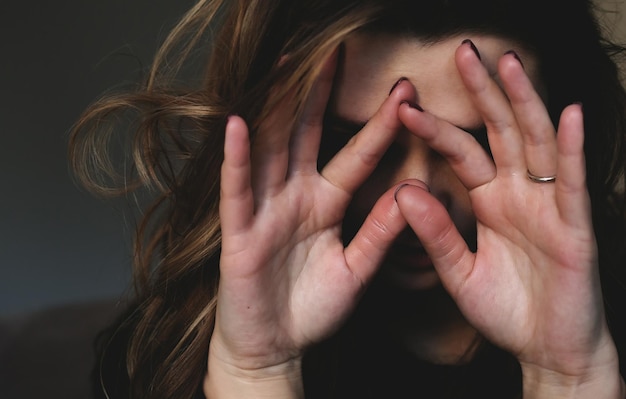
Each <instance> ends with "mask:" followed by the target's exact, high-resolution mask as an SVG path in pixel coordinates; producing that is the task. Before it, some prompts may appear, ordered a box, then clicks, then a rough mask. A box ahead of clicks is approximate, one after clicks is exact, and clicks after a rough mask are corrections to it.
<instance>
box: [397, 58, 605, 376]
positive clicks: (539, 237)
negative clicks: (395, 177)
mask: <svg viewBox="0 0 626 399" xmlns="http://www.w3.org/2000/svg"><path fill="white" fill-rule="evenodd" d="M457 66H458V68H459V71H460V73H461V76H462V78H463V80H464V83H465V85H466V87H467V88H468V91H469V93H470V95H471V96H472V98H473V100H474V102H475V104H476V106H477V108H478V109H479V111H480V112H481V114H482V116H483V120H485V123H486V125H487V130H488V136H489V144H490V146H491V150H492V153H493V159H491V158H490V157H489V156H488V155H487V154H486V153H485V152H484V151H483V150H482V148H481V147H480V145H479V144H478V143H477V142H476V141H475V140H474V139H473V138H472V137H471V136H470V135H469V134H467V133H465V132H463V131H461V130H460V129H458V128H456V127H454V126H452V125H450V124H449V123H447V122H445V121H441V120H438V119H437V118H435V117H434V116H432V115H429V114H426V113H421V112H417V111H415V110H413V109H411V108H410V107H402V108H401V110H400V117H401V119H402V120H403V122H404V123H405V125H406V126H407V127H408V128H409V129H410V130H411V131H413V132H414V133H415V134H416V135H418V136H419V137H421V138H422V139H424V140H425V141H426V142H427V143H428V144H429V145H430V146H431V147H432V148H434V149H435V150H437V151H438V152H440V153H441V154H443V155H444V156H445V157H446V158H447V159H448V160H449V161H450V165H451V167H452V169H453V170H454V171H455V173H456V175H457V177H458V178H459V180H460V181H461V182H462V183H463V184H464V185H465V186H466V187H467V189H468V191H469V196H470V200H471V204H472V208H473V211H474V214H475V217H476V223H477V224H476V226H477V251H476V252H475V253H472V252H471V251H470V250H469V249H468V247H467V244H466V243H465V241H464V240H463V238H462V237H461V236H460V234H459V232H458V231H457V230H456V228H455V227H454V225H453V223H452V221H451V220H450V216H449V215H448V214H447V212H446V210H445V209H443V207H442V206H441V204H439V203H437V201H436V200H434V199H433V198H432V197H430V196H428V195H426V194H424V193H423V192H421V190H404V189H403V190H402V192H401V193H399V196H398V200H399V206H400V209H401V211H402V213H403V215H405V217H406V218H407V220H408V222H409V224H410V225H411V226H412V227H413V229H414V230H415V231H416V233H417V234H418V236H419V237H420V239H421V240H422V243H423V244H424V246H425V248H426V249H427V250H428V251H429V254H430V255H431V258H432V259H433V262H434V264H435V266H436V268H437V271H438V273H439V275H440V277H441V279H442V282H443V284H444V285H445V286H446V288H447V290H448V291H449V292H450V294H451V296H452V297H453V298H454V299H455V301H456V302H457V304H458V306H459V308H460V309H461V311H462V312H463V314H464V315H465V317H466V318H467V319H468V321H469V322H470V323H472V324H473V325H474V326H475V327H476V328H477V329H478V330H479V331H480V332H481V333H482V334H484V335H485V336H486V337H487V338H489V339H490V340H492V341H493V342H494V343H496V344H497V345H499V346H501V347H503V348H505V349H507V350H509V351H511V352H512V353H514V354H515V355H516V356H517V357H518V358H519V359H520V361H522V362H529V363H533V364H538V365H540V366H542V367H546V368H549V369H552V370H564V371H565V372H571V373H575V372H578V371H580V367H583V363H584V362H585V361H586V359H588V358H589V356H588V355H590V354H591V353H592V352H593V351H595V350H596V349H597V347H598V345H599V344H600V341H603V340H605V338H606V336H607V334H606V331H607V330H606V324H605V322H604V318H603V312H602V309H603V308H602V303H601V292H600V287H599V283H598V270H597V259H596V257H597V254H596V246H595V238H594V234H593V226H592V224H591V216H590V204H589V198H588V195H587V191H586V187H585V166H584V155H583V150H582V143H583V124H582V115H581V112H580V107H578V106H576V105H573V106H570V107H568V108H567V109H566V110H564V112H563V114H562V116H561V121H560V124H559V128H558V133H557V132H555V130H554V127H553V126H552V123H551V121H550V118H549V116H548V114H547V112H546V110H545V107H544V105H543V103H542V101H541V99H540V98H539V96H538V95H537V93H536V92H535V91H534V89H533V88H532V84H531V83H530V82H529V81H528V78H527V77H526V75H525V74H524V71H523V68H522V67H521V65H520V64H519V62H517V61H516V60H515V59H514V58H513V57H503V58H502V59H501V62H500V68H499V76H500V78H501V79H502V81H503V85H504V91H505V92H503V91H502V89H501V88H500V87H498V85H497V84H496V83H495V82H494V81H493V80H492V79H491V78H490V77H489V75H488V73H487V72H486V71H485V70H484V67H483V66H482V64H481V63H480V61H479V60H478V59H477V58H476V57H475V54H474V53H473V51H472V50H471V49H470V48H469V47H464V46H461V47H460V48H459V50H458V51H457ZM505 93H506V96H505ZM494 98H495V100H494ZM527 169H531V170H533V171H537V170H539V171H540V172H542V173H543V174H544V175H549V174H551V173H555V172H556V175H557V176H558V179H557V180H556V182H555V183H547V184H540V183H535V182H532V181H530V180H529V179H528V178H527V177H526V170H527ZM416 204H417V205H416ZM426 219H427V220H428V221H429V222H430V223H428V224H425V223H423V222H424V221H425V220H426ZM578 361H580V362H578Z"/></svg>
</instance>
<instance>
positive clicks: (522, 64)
mask: <svg viewBox="0 0 626 399" xmlns="http://www.w3.org/2000/svg"><path fill="white" fill-rule="evenodd" d="M507 54H511V55H512V56H513V57H515V59H516V60H517V61H518V62H519V63H520V65H521V66H522V68H524V63H523V62H522V59H521V58H520V57H519V55H518V54H517V53H516V52H515V50H509V51H507V52H506V53H504V55H507Z"/></svg>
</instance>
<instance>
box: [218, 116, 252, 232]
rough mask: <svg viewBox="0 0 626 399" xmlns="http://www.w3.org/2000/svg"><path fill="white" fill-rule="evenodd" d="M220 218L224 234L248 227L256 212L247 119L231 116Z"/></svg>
mask: <svg viewBox="0 0 626 399" xmlns="http://www.w3.org/2000/svg"><path fill="white" fill-rule="evenodd" d="M219 206H220V219H221V228H222V233H223V234H224V235H229V234H233V233H236V232H237V231H239V230H241V229H244V228H245V227H246V226H248V224H249V223H250V221H251V220H252V216H253V213H254V197H253V194H252V188H251V186H250V140H249V134H248V127H247V126H246V123H245V121H244V120H243V119H241V118H240V117H238V116H231V117H230V118H229V119H228V123H227V124H226V137H225V139H224V162H223V163H222V170H221V185H220V205H219Z"/></svg>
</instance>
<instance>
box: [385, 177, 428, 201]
mask: <svg viewBox="0 0 626 399" xmlns="http://www.w3.org/2000/svg"><path fill="white" fill-rule="evenodd" d="M418 182H419V183H421V184H423V186H422V185H418V184H411V183H402V184H400V185H399V186H398V187H396V191H394V192H393V199H394V200H395V201H396V202H398V193H399V192H400V190H402V189H403V188H404V187H406V186H411V187H417V188H421V189H422V190H424V191H428V192H430V187H429V186H428V184H426V183H424V182H423V181H421V180H418Z"/></svg>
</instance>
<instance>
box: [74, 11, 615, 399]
mask: <svg viewBox="0 0 626 399" xmlns="http://www.w3.org/2000/svg"><path fill="white" fill-rule="evenodd" d="M222 3H223V2H221V1H200V2H199V3H198V4H197V5H196V6H195V7H194V8H193V9H192V10H190V12H189V13H188V14H187V16H186V17H185V18H184V19H183V21H182V22H181V24H180V25H179V26H178V27H177V28H176V29H175V30H174V32H173V33H172V35H171V36H170V38H169V40H168V41H167V42H166V43H165V45H164V47H163V48H162V50H161V52H160V53H159V54H158V55H157V58H156V61H155V63H154V66H153V69H152V71H151V74H150V76H149V79H148V81H147V82H146V84H145V85H143V86H142V87H140V88H138V89H136V90H132V91H129V92H126V93H121V94H119V95H116V96H109V97H105V98H104V99H102V100H100V101H99V102H97V103H95V104H94V105H93V106H91V107H90V108H89V109H88V110H87V111H86V113H85V114H84V115H83V117H82V118H81V120H80V121H79V123H78V124H77V125H76V127H75V129H74V134H73V137H72V143H71V154H70V156H71V159H72V160H73V162H74V167H75V168H76V170H78V175H79V177H80V178H81V180H82V182H83V183H84V184H86V185H87V186H88V187H91V188H93V189H94V190H95V191H96V192H100V193H105V194H109V193H126V192H130V191H133V190H135V189H137V188H141V187H147V188H149V189H152V191H151V192H152V193H154V192H156V199H155V201H154V203H153V205H152V206H151V207H150V208H148V210H147V212H146V214H145V216H144V218H143V220H142V224H141V225H140V228H139V229H138V235H137V241H136V244H137V246H136V252H135V254H136V258H135V272H136V286H137V294H136V297H135V299H134V302H133V304H132V306H130V307H129V310H128V312H127V314H125V315H124V316H123V317H122V319H121V320H120V323H119V325H116V326H115V327H114V328H112V329H111V331H110V332H109V334H107V335H105V338H104V339H103V340H102V350H103V355H102V364H101V365H100V367H99V368H98V373H97V377H98V382H99V384H100V385H101V386H99V387H98V390H99V391H100V393H101V394H102V393H103V392H104V393H105V394H106V395H109V397H113V398H115V397H150V398H161V397H162V398H171V397H177V398H181V397H182V398H185V397H187V398H189V397H194V396H197V397H203V396H204V397H208V398H220V397H228V398H233V397H303V396H306V397H307V398H315V397H323V398H329V397H342V398H343V397H355V398H365V397H396V398H398V397H405V396H406V397H415V396H420V395H421V396H424V397H453V398H459V397H518V396H519V395H521V394H522V392H523V394H524V395H525V396H526V397H550V398H553V397H560V396H566V395H577V396H578V397H591V395H594V396H596V397H607V398H609V397H610V398H620V397H624V396H625V395H626V390H625V388H624V382H623V378H622V377H621V375H623V374H624V370H623V369H622V370H621V373H620V364H621V365H622V367H623V365H624V361H623V356H624V353H625V348H624V337H626V330H625V329H624V323H625V321H624V319H625V318H624V316H623V314H624V310H623V307H622V306H623V305H621V304H622V303H623V300H624V297H625V296H626V295H625V294H626V292H625V290H624V288H623V287H624V283H625V281H626V280H625V279H624V273H625V271H624V263H623V256H624V249H623V248H624V241H625V239H626V232H625V231H624V230H625V221H626V216H625V212H626V207H625V203H624V192H623V178H624V171H625V168H626V161H625V152H624V137H625V134H626V112H625V111H626V95H625V92H624V89H623V88H622V86H621V85H620V82H619V76H618V70H617V67H616V64H615V59H613V58H611V57H613V56H615V57H616V56H617V54H619V53H620V52H621V51H622V49H621V48H619V47H617V46H614V45H611V44H610V43H609V42H607V41H606V40H604V39H603V38H602V37H601V36H600V32H599V29H598V25H597V23H596V21H595V19H594V18H593V15H594V14H593V9H592V4H591V3H589V2H587V1H582V0H576V1H571V0H570V1H559V0H554V1H552V2H551V3H550V4H546V3H545V1H544V2H539V1H535V0H530V1H526V2H515V1H504V2H503V1H489V0H483V1H474V2H466V1H460V0H459V1H441V0H439V1H437V0H433V1H420V2H416V1H408V0H397V1H383V0H378V1H377V0H369V1H350V0H342V1H330V0H327V1H286V0H283V1H276V0H272V1H269V0H268V1H248V2H244V1H233V2H224V3H225V4H222ZM557 22H558V23H557ZM555 28H556V29H555ZM208 36H210V37H208ZM209 46H210V54H209V57H208V61H206V63H207V65H208V66H207V68H206V70H204V71H203V72H202V75H201V76H202V79H201V80H197V79H195V80H194V79H193V78H192V79H190V80H189V84H188V85H187V86H185V85H182V84H181V83H180V82H181V79H180V78H181V76H184V77H187V76H188V75H187V72H188V71H189V70H191V71H193V68H188V67H193V66H196V65H198V64H196V63H194V62H196V61H197V60H195V59H193V58H192V56H197V57H199V54H200V52H198V51H197V50H196V49H206V48H207V47H209ZM173 60H175V61H176V62H173ZM170 67H171V68H170ZM192 76H193V75H192ZM127 111H136V116H134V117H133V118H132V119H131V120H132V121H134V122H135V123H137V124H136V125H135V126H134V128H133V129H132V130H130V131H131V132H133V137H132V140H133V141H132V165H133V169H132V172H133V173H134V174H133V176H134V180H122V182H123V183H124V184H122V185H119V186H115V183H117V182H116V181H115V179H116V178H117V177H118V176H119V177H122V178H123V179H128V173H127V171H121V173H120V174H119V175H118V172H117V171H115V170H112V168H110V166H111V165H112V162H111V161H110V158H108V157H107V153H106V152H105V151H104V146H105V144H106V139H108V138H109V136H108V135H106V134H105V133H106V132H108V130H106V129H105V127H104V126H103V121H106V120H113V119H114V118H112V117H113V116H117V115H127V114H126V113H125V112H127ZM103 143H104V144H103ZM221 149H223V151H222V150H221ZM94 168H95V169H96V172H97V173H92V172H93V171H94ZM103 172H104V173H103ZM107 179H113V180H114V181H113V184H109V183H111V182H110V181H108V180H107ZM620 357H621V359H622V361H621V363H620Z"/></svg>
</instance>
